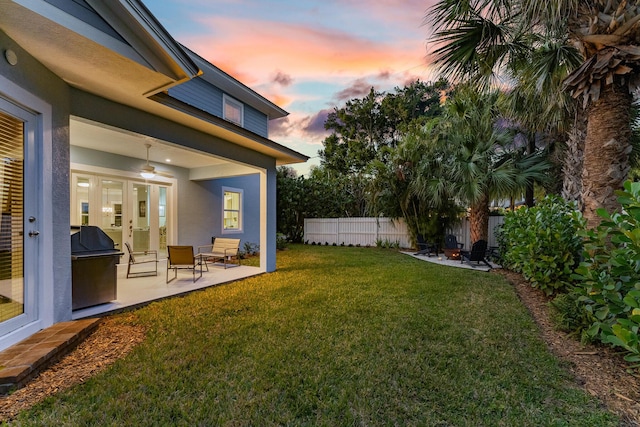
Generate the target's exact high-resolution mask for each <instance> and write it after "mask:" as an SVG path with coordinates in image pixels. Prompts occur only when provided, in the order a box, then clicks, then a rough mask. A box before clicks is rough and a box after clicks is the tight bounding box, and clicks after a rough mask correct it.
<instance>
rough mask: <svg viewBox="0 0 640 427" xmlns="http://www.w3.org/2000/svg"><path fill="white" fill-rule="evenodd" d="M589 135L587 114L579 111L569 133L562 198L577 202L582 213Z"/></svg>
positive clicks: (563, 162)
mask: <svg viewBox="0 0 640 427" xmlns="http://www.w3.org/2000/svg"><path fill="white" fill-rule="evenodd" d="M586 135H587V118H586V112H585V111H584V110H583V109H579V110H578V111H577V112H576V120H575V121H574V124H573V128H572V129H571V130H570V131H569V134H568V140H567V148H566V149H565V150H564V158H563V161H562V198H563V199H565V200H567V201H570V202H576V203H577V204H578V209H579V210H580V211H582V171H583V167H584V140H585V138H586Z"/></svg>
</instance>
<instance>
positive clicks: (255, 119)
mask: <svg viewBox="0 0 640 427" xmlns="http://www.w3.org/2000/svg"><path fill="white" fill-rule="evenodd" d="M244 127H245V129H247V130H250V131H251V132H253V133H255V134H258V135H260V136H262V137H264V138H268V137H269V123H268V119H267V115H266V114H263V113H261V112H260V111H258V110H256V109H255V108H252V107H250V106H248V105H246V104H245V106H244Z"/></svg>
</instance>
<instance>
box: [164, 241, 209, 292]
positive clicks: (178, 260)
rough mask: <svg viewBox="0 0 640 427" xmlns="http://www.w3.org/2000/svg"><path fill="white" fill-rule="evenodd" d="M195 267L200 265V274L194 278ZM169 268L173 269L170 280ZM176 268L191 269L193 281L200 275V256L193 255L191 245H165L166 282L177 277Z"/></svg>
mask: <svg viewBox="0 0 640 427" xmlns="http://www.w3.org/2000/svg"><path fill="white" fill-rule="evenodd" d="M197 267H200V276H198V278H197V279H196V269H197ZM169 270H173V279H171V280H169ZM178 270H191V272H192V273H193V281H194V282H195V281H196V280H199V279H200V278H201V277H202V256H200V255H195V256H194V255H193V246H167V283H169V282H171V281H172V280H175V279H176V278H177V277H178Z"/></svg>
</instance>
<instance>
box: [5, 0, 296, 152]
mask: <svg viewBox="0 0 640 427" xmlns="http://www.w3.org/2000/svg"><path fill="white" fill-rule="evenodd" d="M52 3H53V2H46V1H33V0H14V1H11V0H0V10H2V13H0V30H2V31H4V32H5V33H6V34H7V35H8V36H9V37H11V38H12V39H13V40H15V41H16V42H17V43H18V44H19V45H20V46H21V47H22V48H24V49H25V50H27V51H28V52H29V54H30V55H32V56H34V57H35V58H36V59H37V60H38V61H40V62H41V63H42V64H43V65H45V66H46V67H47V68H48V69H50V70H51V71H52V72H53V73H55V74H56V75H58V76H59V77H60V78H61V79H63V80H64V81H65V82H67V83H68V84H69V85H70V86H71V87H74V88H76V89H79V90H80V91H83V92H86V93H89V94H93V95H96V96H99V97H102V98H105V99H107V100H109V101H113V102H115V103H117V104H122V105H125V106H128V107H132V108H135V109H137V110H140V111H143V112H145V113H150V114H153V115H155V116H158V117H161V118H163V119H166V120H170V121H172V122H175V123H178V124H180V125H183V126H186V127H189V128H192V129H195V130H197V131H199V132H203V133H205V134H208V135H211V136H213V137H214V138H213V139H222V140H225V141H229V142H231V143H233V144H236V145H238V146H240V147H243V148H247V149H250V150H253V151H255V152H257V153H260V154H263V155H265V156H268V157H271V158H273V159H275V161H276V164H277V165H284V164H292V163H303V162H305V161H306V160H308V157H307V156H305V155H303V154H300V153H298V152H296V151H294V150H291V149H289V148H287V147H284V146H282V145H280V144H278V143H276V142H274V141H271V140H269V139H267V138H263V137H260V136H259V135H256V134H253V133H252V132H249V131H246V130H245V129H242V128H240V127H238V126H235V125H233V124H231V123H228V122H226V121H224V120H221V119H219V118H217V117H214V116H211V115H209V114H206V113H204V112H202V111H201V110H198V109H195V108H193V107H189V106H187V105H186V104H182V103H180V102H178V101H177V100H175V99H173V98H171V97H169V96H168V95H167V94H166V91H167V90H168V89H169V88H170V87H172V86H174V85H177V84H180V83H182V82H185V81H188V80H189V79H191V78H193V77H196V76H198V75H201V74H202V71H201V69H200V67H199V65H202V64H199V63H200V62H203V63H206V61H204V60H202V59H201V58H199V57H198V56H197V55H195V54H194V53H193V52H190V51H189V52H185V50H184V49H183V47H182V46H180V45H179V44H178V43H177V42H176V41H175V40H173V38H172V37H171V36H170V35H169V34H168V33H167V32H166V30H164V28H163V27H162V26H161V25H160V24H159V23H158V22H157V21H156V19H155V18H154V17H153V15H152V14H151V13H150V12H149V11H148V10H147V9H146V7H145V6H144V5H143V4H142V3H141V2H139V1H137V0H112V1H109V2H104V1H98V0H87V3H89V4H90V5H91V6H92V7H93V8H94V9H95V11H96V12H97V13H98V14H99V15H100V17H102V19H104V20H105V21H106V22H107V23H108V24H109V25H110V26H111V27H113V30H115V32H117V34H118V35H119V37H117V36H116V37H114V35H113V34H108V33H107V32H105V31H102V30H100V29H98V28H95V27H94V26H92V25H89V24H88V23H87V22H85V21H84V20H82V19H79V18H78V17H76V16H74V15H73V14H71V13H68V11H64V10H62V9H60V8H58V7H56V6H54V5H53V4H52ZM196 62H198V63H196ZM213 68H215V67H213ZM208 71H209V72H210V73H213V72H212V71H211V70H208ZM214 71H215V70H214ZM208 78H210V79H215V80H216V81H217V83H218V84H221V82H222V81H223V80H225V78H228V81H227V85H228V90H230V91H233V92H232V94H233V95H235V96H237V97H238V98H239V99H242V100H244V101H245V102H249V101H251V102H253V103H254V105H257V106H258V107H259V109H260V110H261V111H263V112H265V114H267V116H268V117H270V118H275V117H283V116H285V115H286V114H287V113H286V111H284V110H282V109H280V108H279V107H277V106H275V105H274V104H272V103H270V102H269V101H267V100H266V99H264V98H262V97H261V96H260V95H258V94H257V93H255V92H253V91H251V90H250V89H248V88H246V87H245V86H244V85H242V84H241V83H240V82H238V81H236V80H235V79H232V78H231V77H230V76H227V75H226V74H224V73H223V72H221V71H220V72H219V74H216V75H211V76H209V77H208ZM132 141H133V140H132ZM76 143H77V140H76V139H75V138H73V139H72V141H71V144H72V145H73V144H76ZM137 145H139V146H140V148H141V149H140V150H138V149H134V150H131V151H130V155H131V156H133V157H139V158H141V159H144V158H145V153H144V141H142V140H140V139H137ZM132 148H133V146H132ZM101 150H102V151H105V152H110V151H109V150H110V145H109V144H107V145H105V146H102V147H101ZM138 152H139V154H136V153H138ZM213 164H215V162H213V163H212V165H213Z"/></svg>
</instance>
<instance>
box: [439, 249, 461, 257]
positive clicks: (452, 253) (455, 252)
mask: <svg viewBox="0 0 640 427" xmlns="http://www.w3.org/2000/svg"><path fill="white" fill-rule="evenodd" d="M442 251H443V252H444V256H446V257H447V259H460V249H457V248H455V249H452V248H444V249H443V250H442Z"/></svg>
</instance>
